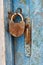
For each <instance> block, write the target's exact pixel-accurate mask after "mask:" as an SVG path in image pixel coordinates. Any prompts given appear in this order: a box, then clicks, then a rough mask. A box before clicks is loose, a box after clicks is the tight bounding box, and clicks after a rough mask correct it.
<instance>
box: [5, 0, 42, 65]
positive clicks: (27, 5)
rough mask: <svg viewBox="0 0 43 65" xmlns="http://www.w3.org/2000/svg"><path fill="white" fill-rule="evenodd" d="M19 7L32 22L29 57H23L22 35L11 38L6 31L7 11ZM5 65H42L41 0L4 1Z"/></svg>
mask: <svg viewBox="0 0 43 65" xmlns="http://www.w3.org/2000/svg"><path fill="white" fill-rule="evenodd" d="M18 7H20V8H22V10H23V15H24V17H30V18H31V21H32V47H31V57H26V56H25V48H24V44H25V43H24V35H22V36H21V37H19V38H14V37H12V36H11V35H10V34H9V33H8V31H7V28H8V19H7V16H8V11H14V12H15V11H16V9H17V8H18ZM4 18H5V43H6V65H43V0H4Z"/></svg>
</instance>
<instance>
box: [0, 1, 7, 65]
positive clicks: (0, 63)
mask: <svg viewBox="0 0 43 65" xmlns="http://www.w3.org/2000/svg"><path fill="white" fill-rule="evenodd" d="M3 11H4V8H3V0H0V65H6V62H5V35H4V34H5V33H4V32H5V30H4V12H3Z"/></svg>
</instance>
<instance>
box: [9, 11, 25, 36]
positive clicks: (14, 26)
mask: <svg viewBox="0 0 43 65" xmlns="http://www.w3.org/2000/svg"><path fill="white" fill-rule="evenodd" d="M16 16H19V17H20V18H21V19H22V20H21V21H20V22H15V21H14V20H15V17H16ZM24 30H25V22H24V19H23V15H22V14H21V13H19V12H16V13H14V14H13V15H12V16H11V20H10V22H9V32H10V34H11V35H12V36H14V37H19V36H21V35H22V34H23V33H24Z"/></svg>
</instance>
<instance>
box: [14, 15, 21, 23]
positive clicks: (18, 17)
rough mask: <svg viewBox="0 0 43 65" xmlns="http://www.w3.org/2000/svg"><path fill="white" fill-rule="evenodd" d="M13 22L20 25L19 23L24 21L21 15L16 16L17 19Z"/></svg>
mask: <svg viewBox="0 0 43 65" xmlns="http://www.w3.org/2000/svg"><path fill="white" fill-rule="evenodd" d="M13 21H14V22H15V23H18V22H20V21H22V19H21V17H20V16H19V15H17V16H15V18H13Z"/></svg>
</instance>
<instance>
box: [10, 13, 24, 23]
mask: <svg viewBox="0 0 43 65" xmlns="http://www.w3.org/2000/svg"><path fill="white" fill-rule="evenodd" d="M17 15H19V16H20V17H21V19H22V21H23V20H24V19H23V16H22V14H20V13H14V14H13V15H12V17H11V22H13V18H14V17H15V16H17Z"/></svg>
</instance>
